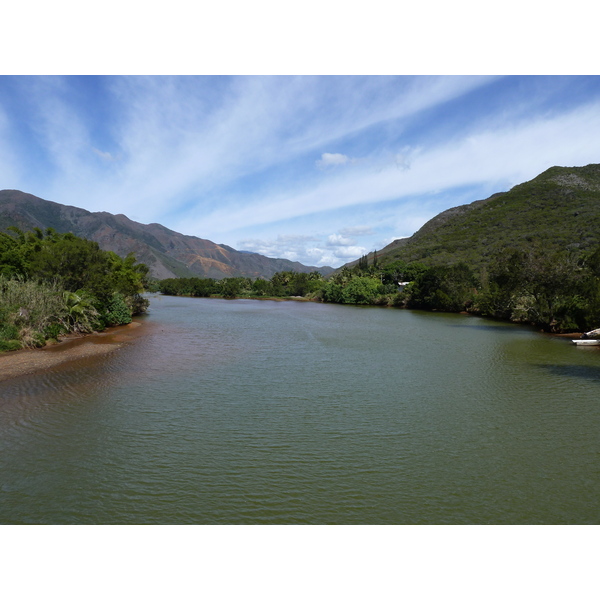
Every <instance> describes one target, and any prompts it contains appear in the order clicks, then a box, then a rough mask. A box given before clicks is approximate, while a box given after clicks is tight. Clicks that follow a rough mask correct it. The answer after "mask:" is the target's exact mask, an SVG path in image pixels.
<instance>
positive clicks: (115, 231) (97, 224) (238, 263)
mask: <svg viewBox="0 0 600 600" xmlns="http://www.w3.org/2000/svg"><path fill="white" fill-rule="evenodd" d="M10 226H16V227H19V228H20V229H22V230H24V231H29V230H31V229H33V228H34V227H39V228H40V229H42V230H45V229H47V228H49V227H51V228H53V229H55V230H56V231H57V232H59V233H66V232H71V233H74V234H75V235H77V236H79V237H83V238H86V239H89V240H93V241H95V242H98V244H99V245H100V247H101V248H102V249H103V250H111V251H112V252H115V253H116V254H118V255H119V256H123V257H124V256H126V255H127V254H129V253H130V252H133V253H134V254H135V256H136V258H137V260H138V262H143V263H145V264H146V265H148V267H149V268H150V274H151V275H152V276H153V277H156V278H157V279H167V278H170V277H212V278H214V279H223V278H225V277H252V278H255V277H263V278H267V279H270V278H271V277H272V276H273V275H274V274H275V273H277V272H279V271H296V272H300V273H309V272H311V271H319V272H321V273H322V274H323V275H327V274H328V273H330V272H332V271H333V269H332V268H331V267H311V266H306V265H303V264H301V263H299V262H293V261H290V260H286V259H283V258H268V257H266V256H263V255H261V254H255V253H250V252H242V251H238V250H235V249H234V248H231V247H229V246H225V245H219V244H216V243H214V242H211V241H209V240H205V239H202V238H198V237H195V236H190V235H184V234H181V233H177V232H176V231H172V230H171V229H168V228H167V227H164V226H163V225H160V224H158V223H151V224H149V225H144V224H142V223H137V222H136V221H132V220H131V219H129V218H128V217H126V216H125V215H123V214H118V215H113V214H111V213H108V212H90V211H87V210H85V209H83V208H77V207H75V206H67V205H64V204H59V203H57V202H52V201H49V200H43V199H42V198H38V197H37V196H33V195H32V194H27V193H25V192H21V191H18V190H1V191H0V231H4V230H6V228H7V227H10Z"/></svg>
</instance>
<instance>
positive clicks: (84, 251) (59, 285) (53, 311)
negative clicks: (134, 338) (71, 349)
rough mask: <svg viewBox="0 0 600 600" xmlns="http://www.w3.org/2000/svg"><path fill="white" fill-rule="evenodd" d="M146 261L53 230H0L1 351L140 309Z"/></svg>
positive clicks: (123, 318)
mask: <svg viewBox="0 0 600 600" xmlns="http://www.w3.org/2000/svg"><path fill="white" fill-rule="evenodd" d="M147 277H148V267H147V266H146V265H144V264H141V263H137V262H136V259H135V257H134V256H133V254H130V255H129V256H127V257H126V258H121V257H120V256H118V255H117V254H115V253H114V252H108V251H105V250H102V249H101V248H100V247H99V245H98V244H97V243H96V242H93V241H90V240H86V239H84V238H80V237H77V236H75V235H73V234H72V233H57V232H56V231H55V230H53V229H51V228H49V229H47V230H46V231H42V230H41V229H39V228H35V229H34V230H33V231H30V232H27V233H25V232H23V231H21V230H20V229H18V228H16V227H9V228H8V229H7V230H6V232H0V351H3V350H16V349H18V348H22V347H39V346H43V345H45V344H46V342H47V341H48V340H51V339H58V338H59V337H60V336H62V335H65V334H66V333H70V332H80V333H87V332H91V331H98V330H102V329H104V328H105V327H107V326H112V325H123V324H127V323H130V322H131V319H132V317H133V316H135V315H137V314H141V313H143V312H144V311H145V310H146V309H147V307H148V304H149V302H148V300H147V299H146V298H143V297H142V295H141V294H142V293H143V292H144V289H145V287H146V285H147Z"/></svg>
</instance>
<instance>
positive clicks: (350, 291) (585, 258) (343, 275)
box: [157, 244, 600, 333]
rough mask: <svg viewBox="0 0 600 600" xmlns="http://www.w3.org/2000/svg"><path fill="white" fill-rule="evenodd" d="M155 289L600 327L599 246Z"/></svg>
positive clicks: (364, 263)
mask: <svg viewBox="0 0 600 600" xmlns="http://www.w3.org/2000/svg"><path fill="white" fill-rule="evenodd" d="M157 287H158V290H159V291H160V292H162V293H163V294H167V295H183V296H199V297H210V296H219V297H224V298H281V297H287V298H289V297H302V298H304V299H308V300H315V301H321V302H334V303H340V304H363V305H379V306H397V307H405V308H414V309H423V310H433V311H444V312H465V311H466V312H469V313H472V314H476V315H480V316H485V317H493V318H497V319H503V320H508V321H513V322H518V323H528V324H532V325H535V326H536V327H538V328H541V329H543V330H544V331H548V332H556V333H558V332H574V331H586V330H590V329H594V328H597V327H599V326H600V247H599V248H597V249H596V250H595V251H592V252H587V253H585V254H580V255H578V256H575V255H573V254H571V253H569V252H554V253H552V252H550V253H549V252H547V251H545V249H544V248H543V247H541V246H536V245H535V244H534V245H532V246H531V247H530V248H529V249H528V250H507V251H505V252H503V253H501V254H499V255H497V256H496V257H495V258H494V259H493V260H492V262H491V263H489V264H488V265H487V266H486V267H484V268H483V269H482V270H480V271H479V272H475V271H474V270H472V269H471V268H470V267H469V266H468V265H466V264H464V263H459V264H456V265H445V266H426V265H424V264H421V263H407V262H404V261H401V260H396V261H393V262H390V263H387V264H381V262H378V261H377V259H376V258H374V260H373V262H372V263H371V264H369V261H368V259H367V257H366V256H365V257H361V259H360V260H359V261H358V262H357V264H356V265H355V266H354V267H344V268H342V269H341V270H340V271H338V272H337V273H335V274H333V275H332V276H330V277H328V278H327V279H325V278H323V277H322V275H321V274H320V273H318V272H313V273H295V272H291V271H285V272H280V273H276V274H275V275H274V276H273V277H272V278H271V279H270V280H266V279H255V280H252V279H249V278H244V277H234V278H228V279H222V280H215V279H202V278H195V277H192V278H187V279H185V278H184V279H164V280H162V281H160V282H159V283H158V286H157Z"/></svg>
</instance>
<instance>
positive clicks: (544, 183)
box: [346, 164, 600, 269]
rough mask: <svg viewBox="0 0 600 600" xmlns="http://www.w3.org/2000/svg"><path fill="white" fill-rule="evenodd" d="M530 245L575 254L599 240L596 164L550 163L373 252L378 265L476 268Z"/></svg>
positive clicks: (598, 169) (599, 176) (599, 180)
mask: <svg viewBox="0 0 600 600" xmlns="http://www.w3.org/2000/svg"><path fill="white" fill-rule="evenodd" d="M532 243H538V244H541V245H543V247H544V248H546V249H548V251H557V250H570V251H572V252H575V253H579V252H582V251H585V250H590V249H593V248H595V247H597V246H598V244H600V165H598V164H591V165H587V166H585V167H551V168H550V169H548V170H546V171H544V172H543V173H541V174H540V175H538V176H537V177H535V178H534V179H532V180H530V181H527V182H525V183H521V184H519V185H516V186H515V187H513V188H512V189H511V190H510V191H508V192H500V193H497V194H493V195H492V196H490V197H489V198H487V199H485V200H477V201H475V202H472V203H471V204H465V205H462V206H456V207H453V208H450V209H448V210H446V211H444V212H442V213H440V214H439V215H437V216H435V217H434V218H433V219H431V220H430V221H428V222H427V223H425V225H423V227H421V229H419V230H418V231H417V232H416V233H414V234H413V235H412V236H411V237H409V238H403V239H399V240H395V241H393V242H392V243H391V244H389V245H387V246H385V247H384V248H383V249H382V250H378V251H377V255H378V259H379V260H380V261H381V262H382V263H387V262H392V261H394V260H404V261H406V262H421V263H423V264H426V265H452V264H456V263H459V262H464V263H466V264H467V265H469V266H470V267H472V268H475V269H478V268H481V267H482V266H484V265H486V264H489V262H490V261H491V260H492V259H493V258H494V257H495V256H496V255H497V254H498V253H499V252H502V251H503V250H505V249H516V248H526V247H528V246H530V245H531V244H532ZM370 257H371V260H372V254H371V255H370ZM354 264H356V262H353V263H349V264H348V265H346V266H353V265H354Z"/></svg>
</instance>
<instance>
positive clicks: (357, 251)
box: [333, 246, 367, 261]
mask: <svg viewBox="0 0 600 600" xmlns="http://www.w3.org/2000/svg"><path fill="white" fill-rule="evenodd" d="M366 251H367V250H366V248H364V247H363V246H339V247H338V248H336V250H334V252H333V253H334V255H335V256H337V257H338V258H346V259H348V261H350V260H354V259H355V258H360V257H361V256H362V255H363V254H365V253H366Z"/></svg>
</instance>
